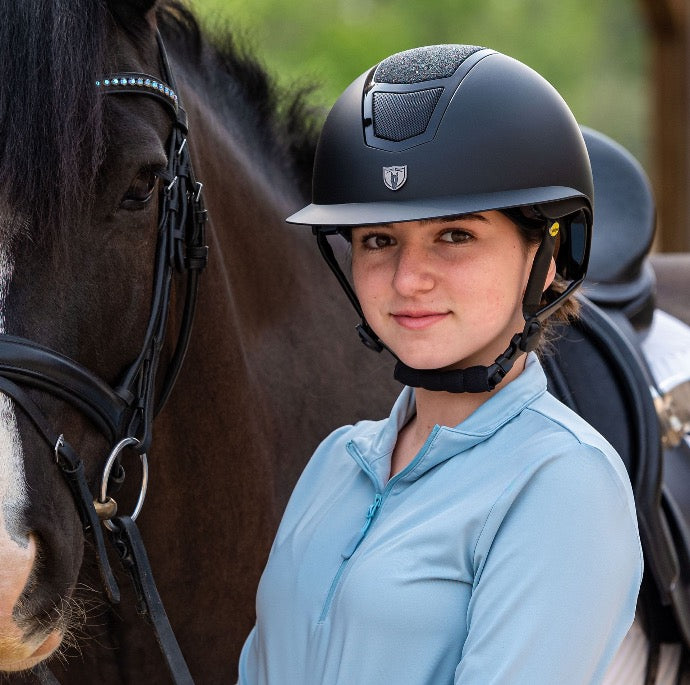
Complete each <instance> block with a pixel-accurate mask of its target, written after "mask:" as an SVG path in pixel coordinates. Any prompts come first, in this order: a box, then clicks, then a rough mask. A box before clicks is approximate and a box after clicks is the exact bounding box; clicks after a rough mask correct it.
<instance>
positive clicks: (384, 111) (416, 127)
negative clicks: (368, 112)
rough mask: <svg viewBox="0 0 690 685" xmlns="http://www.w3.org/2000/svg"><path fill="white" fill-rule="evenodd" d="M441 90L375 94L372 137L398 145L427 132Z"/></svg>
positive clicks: (431, 89)
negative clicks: (402, 141) (373, 135)
mask: <svg viewBox="0 0 690 685" xmlns="http://www.w3.org/2000/svg"><path fill="white" fill-rule="evenodd" d="M441 93H443V88H429V89H427V90H415V91H412V92H409V93H386V92H375V93H374V99H373V115H374V116H373V119H374V134H375V135H376V136H377V137H378V138H383V139H384V140H393V141H395V142H399V141H401V140H407V139H408V138H412V137H414V136H418V135H421V134H422V133H424V131H426V127H427V126H428V125H429V121H430V120H431V116H432V114H433V113H434V108H435V107H436V103H438V100H439V98H440V97H441Z"/></svg>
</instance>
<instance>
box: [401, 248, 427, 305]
mask: <svg viewBox="0 0 690 685" xmlns="http://www.w3.org/2000/svg"><path fill="white" fill-rule="evenodd" d="M435 282H436V281H435V277H434V274H433V267H432V264H431V259H430V256H429V255H428V254H427V252H426V250H425V249H424V248H423V247H417V246H414V245H409V244H408V245H404V246H402V247H401V248H400V251H399V253H398V262H397V265H396V269H395V273H394V275H393V288H395V290H397V291H398V292H399V293H400V294H401V295H405V296H411V295H415V294H417V293H420V292H427V291H429V290H431V289H432V288H433V287H434V284H435Z"/></svg>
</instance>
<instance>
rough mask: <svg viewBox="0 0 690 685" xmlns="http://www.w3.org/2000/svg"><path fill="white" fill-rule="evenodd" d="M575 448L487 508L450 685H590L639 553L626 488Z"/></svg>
mask: <svg viewBox="0 0 690 685" xmlns="http://www.w3.org/2000/svg"><path fill="white" fill-rule="evenodd" d="M580 447H581V449H579V450H578V451H577V452H576V453H575V454H567V455H560V456H556V457H554V458H552V459H550V460H546V461H545V462H544V463H542V465H541V466H540V467H539V468H538V469H537V470H536V471H535V472H534V473H531V474H529V476H527V477H523V478H518V479H516V480H515V481H514V482H513V483H512V484H511V485H510V486H509V487H508V488H507V489H506V490H505V491H504V492H503V494H502V495H501V497H500V498H499V499H498V501H497V502H496V503H495V504H494V506H493V508H492V510H491V513H490V514H489V516H488V518H487V521H486V523H485V525H484V528H483V530H482V533H481V534H480V536H479V539H478V542H477V546H476V548H475V554H474V564H475V579H474V585H473V592H472V597H471V600H470V604H469V607H468V613H467V625H468V633H467V640H466V641H465V645H464V648H463V651H462V657H461V660H460V663H459V664H458V667H457V669H456V673H455V684H456V685H477V684H478V683H481V684H482V685H499V684H501V685H552V684H553V683H558V684H559V685H590V684H594V683H599V682H601V680H602V678H603V676H604V674H605V672H606V667H607V665H608V663H609V662H610V660H611V659H612V658H613V656H614V654H615V651H616V649H617V647H618V645H619V644H620V642H621V641H622V640H623V637H624V636H625V633H626V632H627V630H628V628H629V627H630V624H631V623H632V620H633V618H634V613H635V605H636V600H637V593H638V591H639V584H640V580H641V574H642V555H641V549H640V542H639V535H638V531H637V523H636V517H635V512H634V505H633V503H632V494H631V493H630V489H629V483H627V484H626V483H625V482H624V481H623V480H622V477H621V474H620V473H618V472H617V471H616V469H615V468H614V467H613V465H612V464H611V462H610V461H609V460H608V459H607V457H605V456H604V455H603V454H602V453H601V452H600V451H599V450H597V449H596V448H593V447H589V446H585V445H581V446H580Z"/></svg>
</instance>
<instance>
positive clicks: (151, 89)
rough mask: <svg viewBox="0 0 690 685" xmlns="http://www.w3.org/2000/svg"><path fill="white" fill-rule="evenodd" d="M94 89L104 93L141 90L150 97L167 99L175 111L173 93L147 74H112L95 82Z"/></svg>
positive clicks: (174, 96)
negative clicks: (120, 90) (158, 96)
mask: <svg viewBox="0 0 690 685" xmlns="http://www.w3.org/2000/svg"><path fill="white" fill-rule="evenodd" d="M96 87H97V88H100V89H101V90H104V91H105V92H108V91H111V92H112V91H114V90H119V89H124V90H126V91H127V90H130V89H133V88H141V91H142V92H144V93H146V92H148V93H151V94H152V95H160V96H163V97H165V98H167V99H168V100H170V102H171V103H172V105H173V107H175V109H177V106H178V104H177V94H176V93H175V91H174V90H173V89H172V88H170V86H167V85H166V84H165V83H163V82H162V81H160V80H158V79H156V78H154V77H152V76H149V75H147V74H114V75H113V76H109V77H108V78H104V79H101V80H98V81H96Z"/></svg>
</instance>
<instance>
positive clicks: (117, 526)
mask: <svg viewBox="0 0 690 685" xmlns="http://www.w3.org/2000/svg"><path fill="white" fill-rule="evenodd" d="M112 524H113V528H114V530H113V531H112V532H111V534H110V535H111V538H112V541H113V544H114V545H115V548H116V549H117V552H118V554H119V556H120V560H121V561H122V565H123V566H124V567H125V569H127V571H128V572H129V574H130V576H131V578H132V583H133V585H134V590H135V592H136V595H137V610H138V611H139V613H140V614H142V615H144V616H148V618H149V619H150V621H151V624H152V625H153V630H154V633H155V635H156V640H157V641H158V645H159V646H160V649H161V652H162V654H163V656H164V658H165V661H166V664H167V666H168V669H169V670H170V675H171V676H172V678H173V682H174V683H175V685H194V680H193V679H192V676H191V674H190V672H189V668H188V667H187V664H186V662H185V660H184V657H183V656H182V651H181V650H180V646H179V644H178V643H177V640H176V639H175V635H174V633H173V631H172V628H171V626H170V621H169V620H168V615H167V614H166V613H165V609H164V608H163V602H162V601H161V598H160V595H159V594H158V589H157V588H156V584H155V582H154V580H153V573H152V571H151V565H150V564H149V559H148V555H147V554H146V549H145V548H144V543H143V541H142V539H141V535H140V534H139V529H138V528H137V525H136V523H135V522H134V521H132V519H131V518H130V517H129V516H118V517H116V518H114V519H112Z"/></svg>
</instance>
